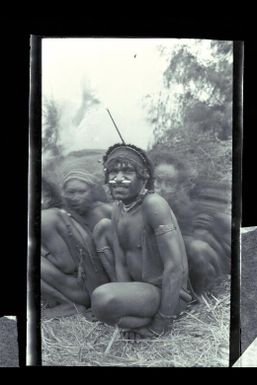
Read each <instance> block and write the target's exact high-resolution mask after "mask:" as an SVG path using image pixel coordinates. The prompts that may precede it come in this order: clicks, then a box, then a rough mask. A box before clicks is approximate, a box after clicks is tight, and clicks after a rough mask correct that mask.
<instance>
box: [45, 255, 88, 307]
mask: <svg viewBox="0 0 257 385" xmlns="http://www.w3.org/2000/svg"><path fill="white" fill-rule="evenodd" d="M41 278H42V280H43V281H44V282H45V283H47V284H48V285H49V286H50V287H51V288H53V289H56V290H57V292H59V293H61V294H62V296H64V297H66V298H67V299H68V300H69V301H71V302H75V303H78V304H81V305H84V306H89V305H90V298H89V294H88V292H87V291H86V289H85V288H83V287H82V285H81V283H80V282H79V280H78V279H77V278H75V277H73V276H69V275H67V274H64V273H62V272H61V271H60V270H58V269H57V268H56V267H55V266H54V265H53V264H52V263H51V262H50V261H48V260H47V259H46V258H44V257H42V258H41Z"/></svg>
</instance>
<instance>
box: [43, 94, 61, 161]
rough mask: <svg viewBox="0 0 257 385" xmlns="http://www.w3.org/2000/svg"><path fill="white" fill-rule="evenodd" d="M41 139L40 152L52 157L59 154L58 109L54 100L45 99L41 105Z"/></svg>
mask: <svg viewBox="0 0 257 385" xmlns="http://www.w3.org/2000/svg"><path fill="white" fill-rule="evenodd" d="M42 115H43V137H42V151H43V153H46V152H49V153H50V154H51V155H52V156H56V155H59V154H60V145H59V139H60V133H59V122H60V107H59V105H58V104H57V102H56V101H55V100H54V99H50V98H45V99H44V103H43V111H42Z"/></svg>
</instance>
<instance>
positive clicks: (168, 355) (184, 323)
mask: <svg viewBox="0 0 257 385" xmlns="http://www.w3.org/2000/svg"><path fill="white" fill-rule="evenodd" d="M229 323H230V281H229V279H226V280H224V281H222V282H220V283H219V284H218V285H217V286H216V287H215V288H214V290H213V293H212V294H209V295H208V297H207V299H205V300H204V301H203V303H197V304H191V305H190V307H189V308H188V309H187V311H186V312H184V313H183V315H182V316H181V318H179V319H177V320H176V321H174V324H173V328H172V330H170V332H168V333H167V334H166V335H165V336H161V337H159V338H154V339H144V340H141V341H140V342H133V341H130V340H125V339H124V337H123V335H122V334H121V331H120V330H119V329H117V328H114V327H111V326H108V325H106V324H103V323H100V322H91V321H89V320H88V319H87V318H86V317H84V316H82V315H81V314H76V315H73V316H69V317H63V318H58V319H49V320H44V319H42V323H41V328H42V363H43V365H47V366H105V367H107V366H112V367H118V366H121V367H224V366H228V365H229Z"/></svg>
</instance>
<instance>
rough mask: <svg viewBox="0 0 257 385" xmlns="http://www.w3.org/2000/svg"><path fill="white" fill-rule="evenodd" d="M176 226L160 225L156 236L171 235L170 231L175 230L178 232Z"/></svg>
mask: <svg viewBox="0 0 257 385" xmlns="http://www.w3.org/2000/svg"><path fill="white" fill-rule="evenodd" d="M176 229H177V228H176V226H175V225H173V224H171V225H159V226H158V227H157V228H156V229H155V231H154V233H155V235H157V236H158V235H162V234H166V233H169V232H170V231H173V230H176Z"/></svg>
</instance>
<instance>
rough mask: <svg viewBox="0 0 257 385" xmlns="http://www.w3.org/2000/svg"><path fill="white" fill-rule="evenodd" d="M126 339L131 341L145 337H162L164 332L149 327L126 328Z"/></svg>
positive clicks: (124, 333) (124, 335) (123, 333)
mask: <svg viewBox="0 0 257 385" xmlns="http://www.w3.org/2000/svg"><path fill="white" fill-rule="evenodd" d="M122 335H123V337H124V339H128V340H131V341H139V340H141V339H145V338H156V337H160V336H161V335H162V334H158V333H156V332H154V331H153V330H151V329H150V328H147V327H142V328H138V329H131V330H124V331H123V332H122Z"/></svg>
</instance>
